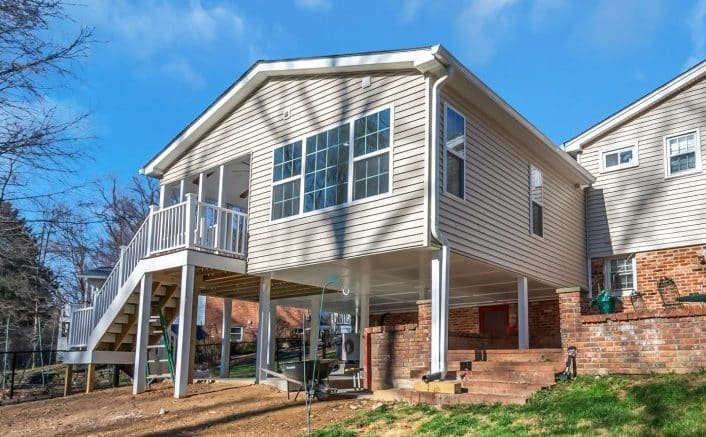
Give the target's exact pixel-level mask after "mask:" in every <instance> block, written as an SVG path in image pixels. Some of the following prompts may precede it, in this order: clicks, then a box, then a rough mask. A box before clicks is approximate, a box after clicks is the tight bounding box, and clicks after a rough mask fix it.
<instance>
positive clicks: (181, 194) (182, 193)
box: [179, 179, 186, 202]
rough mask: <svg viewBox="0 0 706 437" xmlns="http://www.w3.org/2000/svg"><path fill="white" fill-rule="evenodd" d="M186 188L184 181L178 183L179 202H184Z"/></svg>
mask: <svg viewBox="0 0 706 437" xmlns="http://www.w3.org/2000/svg"><path fill="white" fill-rule="evenodd" d="M185 196H186V186H185V182H184V179H182V180H180V181H179V202H183V201H184V200H186V197H185Z"/></svg>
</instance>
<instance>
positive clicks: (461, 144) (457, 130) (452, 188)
mask: <svg viewBox="0 0 706 437" xmlns="http://www.w3.org/2000/svg"><path fill="white" fill-rule="evenodd" d="M465 156H466V119H465V118H464V117H463V115H461V114H460V113H458V112H457V111H455V110H454V109H453V108H451V107H450V106H448V105H446V116H445V118H444V162H445V166H444V175H445V178H444V190H445V191H446V192H447V193H451V194H453V195H454V196H457V197H460V198H461V199H463V197H464V191H465V184H464V179H465V174H464V173H465Z"/></svg>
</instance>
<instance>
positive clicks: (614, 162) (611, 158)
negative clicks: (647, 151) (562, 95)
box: [601, 141, 638, 172]
mask: <svg viewBox="0 0 706 437" xmlns="http://www.w3.org/2000/svg"><path fill="white" fill-rule="evenodd" d="M637 165H638V159H637V141H631V142H628V143H622V144H616V145H614V146H611V147H609V148H606V149H604V150H602V151H601V171H602V172H608V171H613V170H620V169H622V168H629V167H636V166H637Z"/></svg>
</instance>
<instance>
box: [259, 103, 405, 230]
mask: <svg viewBox="0 0 706 437" xmlns="http://www.w3.org/2000/svg"><path fill="white" fill-rule="evenodd" d="M391 118H392V110H391V109H383V110H381V111H378V112H375V113H373V114H368V115H365V116H362V117H359V118H356V119H353V120H351V121H349V122H346V123H344V124H341V125H340V126H337V127H335V128H333V129H328V130H326V131H324V132H320V133H316V134H313V135H308V136H306V138H305V139H304V140H303V141H296V142H293V143H290V144H287V145H285V146H282V147H279V148H277V149H275V151H274V162H273V175H272V220H277V219H282V218H285V217H290V216H295V215H298V214H300V213H307V212H311V211H315V210H319V209H322V208H327V207H333V206H337V205H341V204H344V203H346V202H348V201H350V200H360V199H364V198H367V197H372V196H376V195H379V194H383V193H387V192H389V191H390V190H391V187H390V182H391V180H390V175H391V172H390V165H391V164H390V161H391V155H390V154H391V149H392V144H391V142H392V140H391V138H392V126H391ZM351 143H352V144H353V147H351ZM303 144H304V145H305V146H304V149H305V150H302V145H303ZM302 152H304V155H303V157H302ZM302 179H303V180H302ZM300 204H301V205H302V206H301V207H300ZM302 210H303V211H302Z"/></svg>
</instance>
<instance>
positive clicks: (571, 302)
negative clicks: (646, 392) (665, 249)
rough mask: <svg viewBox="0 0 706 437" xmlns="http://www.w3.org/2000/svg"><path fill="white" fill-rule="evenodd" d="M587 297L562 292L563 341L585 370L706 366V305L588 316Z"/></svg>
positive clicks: (639, 370)
mask: <svg viewBox="0 0 706 437" xmlns="http://www.w3.org/2000/svg"><path fill="white" fill-rule="evenodd" d="M585 300H586V296H585V295H584V294H582V293H581V292H579V291H571V292H566V293H560V294H559V310H560V314H561V341H562V345H563V347H564V348H566V347H569V346H576V347H577V348H578V356H577V363H578V371H579V373H584V374H607V373H632V374H646V373H651V372H669V371H675V372H689V371H695V370H697V369H700V368H705V367H706V307H703V306H701V305H699V304H695V305H684V306H682V307H672V308H659V309H645V310H643V311H639V312H635V311H633V312H623V313H616V314H593V315H586V314H582V312H581V308H582V305H585Z"/></svg>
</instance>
